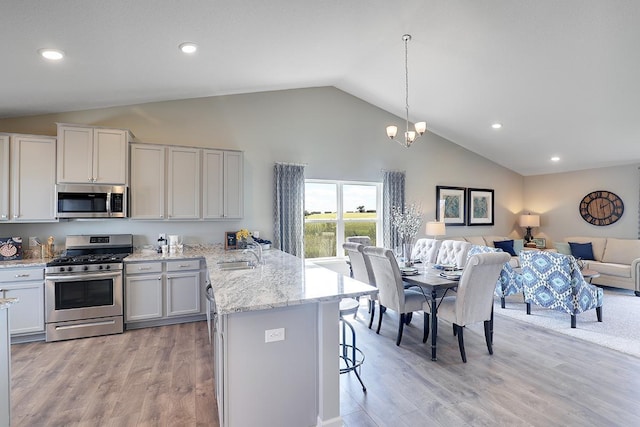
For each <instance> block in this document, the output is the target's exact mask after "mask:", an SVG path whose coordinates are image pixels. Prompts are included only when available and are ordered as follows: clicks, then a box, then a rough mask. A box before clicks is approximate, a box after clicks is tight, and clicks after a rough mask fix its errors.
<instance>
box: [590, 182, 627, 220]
mask: <svg viewBox="0 0 640 427" xmlns="http://www.w3.org/2000/svg"><path fill="white" fill-rule="evenodd" d="M623 212H624V203H622V199H621V198H620V197H618V195H617V194H615V193H612V192H611V191H602V190H601V191H592V192H591V193H589V194H587V195H586V196H584V197H583V198H582V201H581V202H580V216H582V219H584V220H585V221H587V222H588V223H589V224H593V225H599V226H603V225H611V224H613V223H614V222H616V221H617V220H619V219H620V217H622V213H623Z"/></svg>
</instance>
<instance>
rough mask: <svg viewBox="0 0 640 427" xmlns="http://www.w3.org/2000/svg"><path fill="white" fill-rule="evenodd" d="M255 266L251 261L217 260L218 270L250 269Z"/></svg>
mask: <svg viewBox="0 0 640 427" xmlns="http://www.w3.org/2000/svg"><path fill="white" fill-rule="evenodd" d="M252 268H256V263H255V262H253V261H219V262H218V269H219V270H250V269H252Z"/></svg>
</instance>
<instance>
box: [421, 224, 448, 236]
mask: <svg viewBox="0 0 640 427" xmlns="http://www.w3.org/2000/svg"><path fill="white" fill-rule="evenodd" d="M426 232H427V236H433V238H434V239H436V238H437V237H438V236H444V235H445V234H446V227H445V225H444V222H441V221H429V222H427V229H426Z"/></svg>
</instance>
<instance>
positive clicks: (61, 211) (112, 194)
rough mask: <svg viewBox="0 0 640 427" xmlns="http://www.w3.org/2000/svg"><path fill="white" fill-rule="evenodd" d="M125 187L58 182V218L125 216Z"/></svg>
mask: <svg viewBox="0 0 640 427" xmlns="http://www.w3.org/2000/svg"><path fill="white" fill-rule="evenodd" d="M127 198H128V194H127V187H126V186H123V185H93V184H58V185H56V217H58V218H126V217H127Z"/></svg>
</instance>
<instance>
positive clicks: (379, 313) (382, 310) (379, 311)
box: [376, 304, 384, 334]
mask: <svg viewBox="0 0 640 427" xmlns="http://www.w3.org/2000/svg"><path fill="white" fill-rule="evenodd" d="M378 308H379V310H378V329H376V334H379V333H380V326H382V315H383V314H384V305H382V304H380V307H378Z"/></svg>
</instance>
